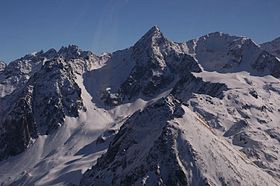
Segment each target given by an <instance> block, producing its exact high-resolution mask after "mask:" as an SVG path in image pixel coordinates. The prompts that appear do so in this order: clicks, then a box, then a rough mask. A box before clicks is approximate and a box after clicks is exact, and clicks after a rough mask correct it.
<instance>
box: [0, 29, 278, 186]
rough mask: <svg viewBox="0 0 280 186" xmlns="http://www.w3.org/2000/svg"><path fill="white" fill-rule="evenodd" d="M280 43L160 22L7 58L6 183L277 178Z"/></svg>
mask: <svg viewBox="0 0 280 186" xmlns="http://www.w3.org/2000/svg"><path fill="white" fill-rule="evenodd" d="M279 78H280V39H279V38H278V39H275V40H273V41H271V42H267V43H264V44H260V45H259V44H256V43H255V42H254V41H252V40H251V39H249V38H246V37H238V36H231V35H228V34H224V33H220V32H215V33H210V34H207V35H205V36H202V37H200V38H198V39H193V40H190V41H187V42H184V43H175V42H172V41H170V40H168V39H167V38H166V37H165V36H164V35H163V34H162V33H161V31H160V29H159V28H158V27H156V26H155V27H152V28H151V29H150V30H149V31H148V32H147V33H146V34H145V35H144V36H143V37H142V38H141V39H140V40H139V41H137V42H136V43H135V45H133V46H132V47H129V48H127V49H124V50H119V51H116V52H113V53H106V54H104V55H101V56H98V55H95V54H93V53H92V52H90V51H83V50H81V49H79V48H78V47H77V46H75V45H69V46H68V47H62V48H61V49H60V50H58V51H56V50H55V49H50V50H48V51H46V52H44V51H40V52H37V53H33V54H28V55H26V56H24V57H22V58H20V59H17V60H15V61H13V62H11V63H9V64H7V65H6V64H5V63H3V62H0V160H1V161H0V185H28V186H30V185H82V186H88V185H98V186H99V185H100V186H103V185H151V186H153V185H192V186H195V185H199V186H200V185H211V186H212V185H221V186H225V185H232V186H238V185H246V186H250V185H260V186H263V185H267V186H273V185H280V125H279V123H280V106H279V105H280V80H279Z"/></svg>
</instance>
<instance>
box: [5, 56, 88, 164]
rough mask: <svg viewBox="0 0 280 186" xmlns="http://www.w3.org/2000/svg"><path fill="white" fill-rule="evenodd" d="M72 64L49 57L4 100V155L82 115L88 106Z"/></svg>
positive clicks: (15, 152)
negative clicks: (67, 117)
mask: <svg viewBox="0 0 280 186" xmlns="http://www.w3.org/2000/svg"><path fill="white" fill-rule="evenodd" d="M75 78H76V77H75V74H74V72H73V69H72V67H71V64H70V63H68V62H66V61H65V59H64V58H62V57H58V58H54V59H51V60H49V61H45V62H44V65H43V66H42V67H41V69H40V70H38V71H37V72H35V73H34V74H33V75H32V76H31V77H30V78H29V79H28V82H27V83H26V85H25V86H24V87H23V88H22V89H19V90H16V91H14V92H13V93H12V94H11V95H9V96H6V97H4V98H2V99H1V100H0V105H2V111H3V113H1V114H0V115H1V120H0V128H1V139H0V146H1V147H2V148H1V153H0V159H3V158H6V157H8V156H9V155H16V154H18V153H20V152H22V151H24V150H25V149H26V148H27V147H28V145H29V143H30V142H31V141H32V139H35V138H37V137H38V135H40V134H41V135H44V134H48V133H50V132H52V131H53V130H55V129H57V128H58V127H59V126H61V125H63V123H64V118H65V117H66V116H69V117H78V111H79V110H83V109H86V108H85V107H84V106H83V100H82V98H81V89H80V88H79V87H78V85H77V83H76V82H75Z"/></svg>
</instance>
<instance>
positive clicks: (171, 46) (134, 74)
mask: <svg viewBox="0 0 280 186" xmlns="http://www.w3.org/2000/svg"><path fill="white" fill-rule="evenodd" d="M132 59H133V60H134V61H135V63H136V64H135V66H134V68H133V69H132V71H131V73H130V75H129V77H128V78H127V80H126V81H124V82H123V83H122V84H121V87H120V89H119V91H118V92H117V93H113V92H112V93H111V92H105V94H104V97H103V98H104V101H105V103H107V104H109V105H110V104H111V105H118V104H120V103H122V102H124V101H126V100H131V99H134V98H136V97H137V96H138V97H139V96H140V97H144V98H145V97H148V98H151V97H153V96H155V95H157V94H159V93H161V92H162V91H163V90H166V89H167V88H171V87H170V85H172V84H174V83H175V82H176V81H177V80H178V79H179V78H180V77H183V76H184V74H186V73H188V72H201V69H200V67H199V66H198V64H197V62H196V61H195V60H194V58H193V57H191V56H190V55H188V54H185V53H183V51H182V50H181V49H180V47H179V45H178V44H176V43H173V42H171V41H168V40H167V39H166V38H165V37H164V36H163V35H162V33H161V32H160V30H159V29H158V28H157V27H153V28H152V29H151V30H149V31H148V32H147V33H146V34H145V35H144V36H143V37H142V38H141V39H140V40H139V41H138V42H137V43H136V44H135V45H134V46H133V47H132ZM112 95H113V96H112Z"/></svg>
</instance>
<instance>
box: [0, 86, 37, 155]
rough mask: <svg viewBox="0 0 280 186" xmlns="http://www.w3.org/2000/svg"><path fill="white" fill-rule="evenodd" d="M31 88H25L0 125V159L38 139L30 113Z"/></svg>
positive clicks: (35, 126)
mask: <svg viewBox="0 0 280 186" xmlns="http://www.w3.org/2000/svg"><path fill="white" fill-rule="evenodd" d="M31 103H32V87H27V88H26V89H25V91H24V95H23V97H21V98H19V99H18V101H17V102H16V103H15V105H14V107H13V108H12V110H11V111H10V112H9V114H8V115H7V116H6V118H5V119H4V120H3V123H0V126H1V129H2V130H1V136H0V146H1V151H0V159H3V158H6V157H8V156H9V155H16V154H18V153H20V152H22V151H24V150H25V149H26V148H27V147H28V145H29V143H30V139H31V138H37V137H38V131H37V125H36V122H35V121H34V117H33V113H32V106H31Z"/></svg>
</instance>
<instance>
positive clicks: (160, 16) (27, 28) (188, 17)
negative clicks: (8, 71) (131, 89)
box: [0, 0, 280, 62]
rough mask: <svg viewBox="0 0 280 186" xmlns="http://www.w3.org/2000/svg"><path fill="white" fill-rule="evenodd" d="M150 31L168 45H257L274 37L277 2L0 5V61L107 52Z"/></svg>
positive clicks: (123, 0)
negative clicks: (68, 50) (239, 40)
mask: <svg viewBox="0 0 280 186" xmlns="http://www.w3.org/2000/svg"><path fill="white" fill-rule="evenodd" d="M153 25H158V26H159V27H160V28H161V31H162V32H163V33H164V34H165V36H166V37H168V38H169V39H171V40H173V41H180V42H183V41H186V40H189V39H192V38H196V37H199V36H201V35H204V34H207V33H209V32H214V31H221V32H226V33H230V34H233V35H244V36H248V37H250V38H252V39H253V40H255V41H256V42H258V43H260V42H264V41H269V40H272V39H274V38H276V37H279V36H280V0H44V1H43V0H1V1H0V59H2V60H4V61H6V62H9V61H11V60H14V59H16V58H18V57H22V56H24V55H25V54H27V53H31V52H34V51H38V50H41V49H43V50H48V49H50V48H56V49H59V48H60V47H61V46H62V45H68V44H76V45H78V46H80V48H82V49H84V50H91V51H93V52H94V53H96V54H100V53H102V52H106V51H108V52H112V51H115V50H118V49H123V48H126V47H128V46H131V45H133V43H135V42H136V41H137V40H138V39H139V38H140V37H141V36H142V35H143V34H144V33H145V32H146V31H147V30H148V29H149V28H150V27H152V26H153Z"/></svg>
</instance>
